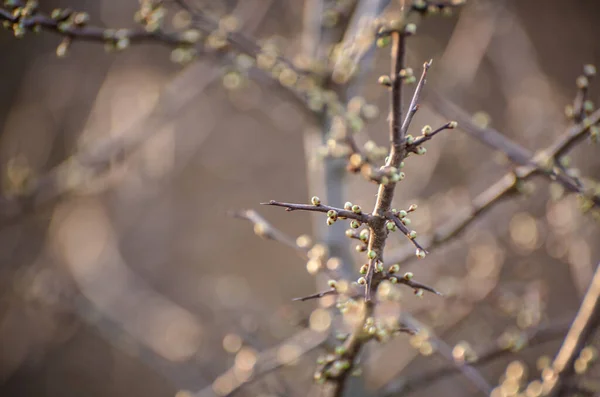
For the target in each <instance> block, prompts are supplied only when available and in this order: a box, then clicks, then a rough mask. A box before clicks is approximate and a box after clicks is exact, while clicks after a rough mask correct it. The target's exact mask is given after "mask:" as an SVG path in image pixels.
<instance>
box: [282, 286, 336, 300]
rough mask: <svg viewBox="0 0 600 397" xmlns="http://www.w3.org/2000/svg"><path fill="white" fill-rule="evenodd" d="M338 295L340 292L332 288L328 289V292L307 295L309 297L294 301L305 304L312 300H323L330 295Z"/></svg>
mask: <svg viewBox="0 0 600 397" xmlns="http://www.w3.org/2000/svg"><path fill="white" fill-rule="evenodd" d="M337 293H338V292H337V290H336V289H335V288H331V289H328V290H327V291H322V292H317V293H316V294H312V295H307V296H303V297H300V298H294V299H292V300H294V301H300V302H304V301H307V300H311V299H319V298H323V297H324V296H328V295H336V294H337Z"/></svg>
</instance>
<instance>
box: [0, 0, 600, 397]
mask: <svg viewBox="0 0 600 397" xmlns="http://www.w3.org/2000/svg"><path fill="white" fill-rule="evenodd" d="M8 3H9V7H12V9H11V10H10V11H8V10H6V9H4V8H0V20H2V21H4V22H5V26H7V27H9V28H10V29H12V30H13V32H14V33H15V35H16V36H18V37H19V36H22V35H23V34H24V33H25V31H28V30H39V29H43V30H48V31H51V32H53V33H56V34H59V35H61V36H63V37H64V40H63V44H64V45H61V46H59V50H60V49H61V47H63V48H62V49H64V50H66V48H67V47H68V45H69V44H70V43H71V41H72V40H73V39H81V40H86V41H95V42H103V43H107V44H112V45H114V46H115V47H116V49H123V48H125V47H127V46H128V45H129V44H130V43H135V42H146V41H154V42H159V43H163V44H167V45H170V46H183V47H190V46H194V45H195V44H196V43H197V42H198V37H197V36H196V35H193V34H190V33H189V32H174V33H167V32H163V31H162V30H161V29H160V25H152V26H150V28H149V25H148V24H147V23H148V21H147V20H146V21H145V23H146V24H147V25H146V28H145V29H120V30H111V29H103V28H97V27H93V26H88V25H87V22H88V18H89V17H88V16H87V14H85V13H75V12H73V11H70V10H59V11H57V12H55V13H53V14H52V15H50V16H48V15H45V14H42V13H40V12H39V11H38V10H37V4H36V3H35V2H27V3H25V4H23V3H22V2H20V1H10V2H8ZM149 3H152V2H149ZM176 3H177V4H179V5H180V6H181V7H182V8H184V9H186V10H187V11H188V12H190V14H191V15H192V18H193V21H194V27H195V28H197V29H199V30H200V31H202V32H205V33H209V34H211V33H214V32H215V31H216V30H218V24H217V23H216V22H215V21H212V20H211V19H210V18H208V17H206V16H205V15H204V14H203V13H202V12H201V11H200V10H196V9H193V8H191V7H190V6H189V5H188V4H187V3H186V2H185V1H184V0H177V1H176ZM423 5H425V9H424V8H422V6H423ZM453 5H455V2H426V1H415V2H413V3H412V4H411V6H410V7H409V8H408V9H409V10H412V11H417V12H420V13H421V12H426V9H427V7H428V6H437V7H439V8H444V7H450V6H453ZM405 14H406V13H405ZM144 18H145V17H144V15H142V19H144ZM385 32H386V33H387V34H389V35H390V36H391V37H392V40H393V44H392V54H391V55H392V62H391V64H392V66H391V75H390V76H388V79H389V86H390V103H391V106H390V107H391V109H390V128H389V130H390V131H389V134H390V148H389V157H388V160H387V161H386V165H385V166H384V167H382V169H380V170H378V171H375V170H373V169H372V167H373V166H374V165H373V164H372V162H371V161H370V159H369V158H368V156H363V155H362V154H361V153H360V150H359V149H358V147H357V145H356V142H355V141H354V138H353V137H352V135H349V136H346V138H345V139H346V143H347V144H348V145H349V146H350V147H351V152H352V153H353V154H358V155H359V157H361V160H360V161H359V164H358V168H359V169H360V168H362V167H363V166H364V165H366V166H367V167H368V171H369V172H367V174H368V177H369V178H370V179H371V180H373V181H375V182H377V183H378V184H379V190H378V195H377V201H376V204H375V207H374V209H373V212H372V213H371V214H365V213H362V212H361V211H360V209H359V210H358V211H356V210H354V208H350V209H347V208H336V207H330V206H327V205H323V204H321V203H320V202H317V201H318V200H314V198H313V203H312V205H305V204H293V203H283V202H277V201H270V202H268V203H264V204H266V205H272V206H279V207H284V208H286V210H287V211H294V210H303V211H313V212H322V213H327V215H328V223H329V222H331V223H332V222H335V221H336V220H337V219H351V220H353V222H360V223H363V224H365V225H367V226H368V229H369V237H368V253H367V256H368V258H369V261H368V264H367V265H366V266H367V269H366V277H365V279H364V284H365V291H364V298H365V301H364V308H363V313H362V319H361V320H360V321H359V322H358V323H357V326H356V329H355V330H354V331H353V332H352V333H351V334H350V336H349V337H348V339H346V341H345V342H344V343H343V345H342V346H340V348H339V349H336V355H335V356H334V359H333V360H331V361H328V362H326V363H324V364H323V366H322V367H321V369H320V372H318V374H320V376H317V380H318V381H325V382H327V383H328V385H329V386H330V388H329V390H330V393H331V395H332V396H339V395H341V393H342V391H343V389H344V386H345V380H346V378H347V377H348V375H349V374H350V372H351V370H352V368H353V366H354V365H355V362H356V357H357V356H358V354H359V353H360V351H361V349H362V347H363V345H364V344H365V343H366V342H367V341H368V340H370V339H371V338H372V337H374V336H373V335H372V334H370V333H369V332H365V330H366V329H371V328H372V327H373V324H372V323H373V321H374V320H373V314H374V306H375V304H374V301H373V294H374V292H375V291H376V289H377V287H378V285H379V284H380V283H381V282H382V281H383V280H392V279H394V280H396V282H397V283H400V284H405V285H407V286H409V287H411V288H413V289H415V290H427V291H430V292H433V293H436V294H439V293H438V292H437V291H435V290H434V289H433V288H431V287H428V286H426V285H424V284H421V283H418V282H416V281H412V280H411V278H412V277H407V276H406V275H405V277H404V278H400V279H398V278H395V277H392V276H391V274H393V272H392V271H389V272H386V271H384V270H383V262H384V248H385V243H386V240H387V238H388V234H389V232H390V231H393V227H396V228H398V229H400V231H401V232H402V233H403V234H404V235H405V236H407V237H408V238H409V239H410V240H411V242H412V243H413V244H414V245H415V246H416V247H417V256H418V257H423V256H425V254H426V252H427V251H426V249H429V248H431V247H434V246H436V245H438V244H441V243H443V242H445V241H448V240H449V239H451V238H452V237H454V236H456V235H458V234H459V233H460V232H461V231H462V230H463V229H464V228H465V227H466V226H467V225H468V224H469V223H470V222H471V221H472V220H473V219H475V217H476V216H477V215H479V214H481V213H482V212H483V211H485V210H487V209H489V208H490V207H491V206H493V205H494V204H495V203H496V202H498V201H500V199H502V198H504V197H507V196H508V195H509V194H510V193H514V192H517V191H518V185H519V182H520V181H522V180H525V179H527V178H529V177H531V176H533V175H543V176H545V177H548V178H550V179H552V180H556V181H557V182H558V183H560V184H561V185H562V186H564V187H565V188H566V189H567V190H569V191H571V192H575V193H578V194H580V195H582V196H583V197H585V198H586V199H588V200H590V201H591V202H592V203H593V205H596V206H598V205H600V197H599V196H598V195H597V194H594V193H590V192H588V191H587V190H586V189H585V187H584V186H583V185H582V184H581V183H580V181H579V180H577V179H576V178H574V177H572V176H570V175H568V172H566V170H565V169H564V168H561V167H560V161H559V160H560V157H561V156H562V155H563V154H564V153H565V152H567V151H568V150H569V149H570V148H571V147H572V146H574V145H575V144H576V143H577V142H578V141H580V140H581V139H582V138H583V137H584V136H585V135H586V133H587V132H588V131H589V129H590V127H591V126H593V125H596V124H597V123H598V122H599V121H600V111H596V112H594V113H592V114H591V115H589V116H587V117H585V111H584V110H585V107H586V101H587V95H588V93H587V85H584V84H581V87H580V88H581V90H580V91H579V92H578V95H577V97H576V99H575V102H574V105H573V112H574V117H573V118H574V120H575V121H576V122H577V123H578V124H577V125H575V126H573V127H571V128H570V129H569V130H567V131H566V133H565V134H563V135H562V136H561V137H560V138H559V139H558V140H557V141H556V142H555V143H554V144H553V145H550V146H549V147H548V148H546V149H544V150H542V151H540V152H538V153H536V154H532V153H530V152H529V151H528V150H526V149H524V148H522V147H521V146H520V145H518V144H516V143H514V142H512V141H510V140H509V139H507V138H506V137H505V136H503V135H502V134H500V133H499V132H497V131H495V130H493V129H491V128H481V127H478V126H476V125H475V124H474V123H473V122H472V121H471V118H470V117H469V116H468V115H467V114H466V113H464V112H462V111H461V110H460V109H458V108H457V107H456V106H454V105H453V104H452V103H449V102H444V101H443V100H442V99H440V98H438V99H436V100H434V103H436V102H437V106H438V107H440V108H442V113H444V112H445V111H446V112H449V115H450V116H452V117H453V118H457V119H458V120H459V121H460V122H461V125H462V126H463V130H465V131H466V132H467V133H469V134H471V135H472V136H474V137H476V138H477V139H479V140H481V141H483V142H484V143H486V144H488V145H489V146H492V147H494V148H496V149H499V150H501V151H502V152H504V153H505V154H506V155H507V156H508V157H509V158H510V159H511V160H512V161H514V162H515V163H517V164H518V165H519V166H518V167H517V168H516V169H515V171H514V172H511V173H508V174H506V175H505V176H504V177H503V178H502V179H500V180H499V181H498V182H496V183H495V184H493V185H492V186H491V187H490V188H489V189H487V190H486V191H485V192H484V193H482V194H480V195H479V196H478V197H477V198H476V199H475V200H474V201H473V203H472V208H469V209H467V210H465V211H464V212H463V213H461V214H459V215H457V216H456V217H455V218H453V219H451V221H450V222H448V223H447V224H445V225H443V226H442V227H441V228H440V229H438V231H437V232H436V233H434V234H433V235H431V236H429V237H427V238H426V239H425V242H424V243H423V244H420V243H418V242H417V241H416V240H415V236H414V235H413V231H411V230H409V229H408V228H407V227H406V225H405V223H404V222H403V221H402V219H401V218H399V217H398V216H396V215H395V214H394V213H393V209H392V208H391V206H392V201H393V198H394V189H395V186H396V183H397V182H398V181H399V180H400V179H401V178H399V177H398V175H399V174H398V170H399V169H400V168H401V165H402V161H403V160H404V159H405V158H406V157H407V155H408V154H410V153H416V154H422V153H424V150H423V148H421V146H420V145H422V144H423V143H425V142H427V141H428V140H430V139H431V138H432V137H433V136H435V135H436V134H437V133H439V132H440V131H442V130H444V129H451V128H455V127H456V122H450V123H447V124H445V125H444V126H442V127H440V128H438V129H436V130H431V129H430V128H424V129H423V135H422V136H421V137H418V138H417V139H413V138H412V137H409V136H408V135H407V132H408V129H409V127H410V125H411V122H412V119H413V116H414V115H415V113H416V112H417V110H418V102H419V99H420V95H421V91H422V89H423V86H424V84H425V81H426V75H427V70H428V69H429V67H430V66H431V61H430V62H427V63H425V64H424V70H423V74H422V76H421V79H420V80H419V82H418V84H417V87H416V89H415V92H414V95H413V97H412V100H411V102H410V105H409V108H408V111H407V112H406V114H404V111H403V108H402V88H403V83H404V81H403V80H404V77H406V76H407V74H408V72H407V68H406V67H405V52H406V38H407V37H408V36H410V35H411V34H413V33H414V25H412V24H405V22H402V26H401V27H400V28H398V27H397V26H396V27H393V28H392V29H390V30H387V31H385ZM221 33H222V35H221V37H220V39H222V40H223V42H225V43H226V45H223V46H221V45H219V46H217V48H215V49H221V48H222V49H224V48H225V47H226V46H227V45H231V46H232V47H235V48H236V50H238V51H241V52H242V53H245V54H247V55H250V56H251V57H253V58H256V57H257V56H259V54H261V52H262V51H263V49H262V48H261V47H260V46H258V45H256V44H255V43H254V41H253V40H250V39H248V38H246V37H245V36H243V35H241V34H238V33H236V32H221ZM273 58H274V60H273V62H274V63H277V62H279V63H280V64H281V65H284V66H285V67H287V68H289V70H292V71H294V72H295V73H297V74H298V76H299V75H304V76H307V75H309V74H310V73H306V72H305V71H301V70H299V69H298V68H296V67H295V66H294V65H293V64H292V63H291V62H288V61H287V60H286V59H285V58H282V57H280V56H278V55H274V56H273ZM384 81H385V79H384ZM386 85H387V84H386ZM332 103H335V100H334V101H332ZM444 109H445V110H444ZM330 110H331V109H330ZM403 117H404V119H403ZM409 138H410V139H409ZM236 216H238V217H242V218H245V219H248V220H250V221H251V222H253V223H254V224H255V231H256V232H257V234H259V235H261V236H263V237H265V238H269V239H273V240H276V241H280V242H282V243H284V244H286V245H288V246H290V247H292V248H294V249H296V250H297V251H298V252H299V253H300V254H301V255H303V256H304V257H306V255H307V254H308V253H307V250H306V249H305V247H300V246H299V245H298V244H297V243H295V242H293V241H292V240H291V239H290V238H289V237H287V236H285V235H284V234H282V233H280V232H278V231H277V230H276V229H274V228H272V227H271V226H270V225H268V223H266V222H265V221H264V219H262V218H261V217H260V216H259V215H258V214H256V213H255V212H253V211H246V212H240V213H236ZM390 225H391V227H390ZM357 227H360V224H358V226H357ZM403 252H404V251H403ZM402 255H404V254H402ZM390 258H394V260H393V261H391V262H402V261H404V260H405V259H407V258H408V257H407V256H406V255H404V256H401V257H400V258H397V257H395V256H393V255H392V256H391V257H389V256H388V260H387V261H386V262H390ZM599 269H600V268H599ZM599 273H600V270H597V272H596V275H595V277H594V281H593V282H592V285H591V286H590V289H589V290H588V293H587V294H586V298H585V299H584V302H583V303H582V306H581V308H580V311H579V313H578V315H577V318H576V320H575V322H574V324H573V327H572V328H571V330H570V331H569V334H568V336H567V339H566V340H565V344H564V345H563V348H562V349H561V351H560V352H559V355H558V356H557V358H556V360H555V363H554V364H555V365H554V367H555V370H556V377H557V379H556V380H557V381H556V383H555V385H554V389H553V392H556V393H559V391H556V390H560V387H562V386H561V385H562V383H561V382H560V380H561V376H564V377H566V376H567V375H568V374H569V372H568V371H569V370H571V367H572V365H571V364H572V361H573V360H574V357H575V355H576V354H577V352H578V351H579V350H580V348H581V345H582V343H585V340H587V337H588V335H589V333H590V332H591V329H593V328H594V327H595V325H596V323H597V322H598V315H597V314H598V310H597V306H598V300H599V298H598V297H599V296H600V293H599V292H598V291H600V290H599V288H600V287H598V285H600V282H596V281H597V280H596V279H597V278H599V277H600V275H599ZM597 287H598V288H597ZM337 293H338V291H337V289H336V288H335V287H332V288H331V289H330V290H327V291H324V292H320V293H317V294H314V295H311V296H308V297H304V298H300V300H306V299H311V298H320V297H323V296H326V295H331V294H337ZM399 329H400V330H403V329H405V328H402V327H401V328H399ZM573 341H574V342H573ZM275 368H277V365H271V366H267V369H266V370H265V371H263V372H260V371H259V372H257V373H255V376H259V375H260V374H261V373H266V372H268V371H271V370H273V369H275ZM462 369H464V368H462ZM462 369H461V370H462ZM226 375H227V374H224V375H223V376H226ZM465 375H466V376H467V377H468V378H470V379H471V380H472V381H473V382H474V383H477V384H479V386H480V388H482V389H485V388H486V384H485V381H484V380H483V379H482V378H481V376H480V375H479V374H478V373H476V372H472V371H471V369H469V370H468V373H465ZM243 383H244V382H242V384H243ZM242 384H239V385H237V386H235V387H234V390H237V389H239V387H241V385H242Z"/></svg>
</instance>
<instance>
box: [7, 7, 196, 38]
mask: <svg viewBox="0 0 600 397" xmlns="http://www.w3.org/2000/svg"><path fill="white" fill-rule="evenodd" d="M16 3H17V4H18V6H16V7H13V9H12V10H11V11H9V10H7V9H5V8H0V21H2V22H5V23H7V24H12V27H11V28H12V29H13V31H14V34H15V36H17V37H22V36H23V35H24V34H25V31H27V30H37V29H43V30H46V31H48V32H51V33H55V34H57V35H60V36H63V37H65V38H67V39H77V40H82V41H89V42H97V43H110V44H114V43H117V44H118V43H121V44H122V45H123V46H124V47H126V46H127V45H128V44H130V43H144V42H157V43H161V44H166V45H168V46H178V45H193V44H195V43H196V41H194V40H191V36H189V35H185V34H184V33H181V32H172V33H170V32H164V31H162V30H161V29H159V28H156V29H155V30H148V29H108V28H101V27H96V26H88V25H87V21H88V19H89V16H88V15H87V14H86V13H83V12H73V11H71V10H69V9H64V10H58V11H56V12H53V14H52V15H51V16H50V15H46V14H43V13H41V12H38V10H37V8H36V7H29V6H23V5H22V2H16ZM118 45H119V44H118Z"/></svg>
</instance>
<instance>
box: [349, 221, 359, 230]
mask: <svg viewBox="0 0 600 397" xmlns="http://www.w3.org/2000/svg"><path fill="white" fill-rule="evenodd" d="M350 227H351V228H352V229H358V228H359V227H360V222H359V221H357V220H356V219H354V220H353V221H352V222H350Z"/></svg>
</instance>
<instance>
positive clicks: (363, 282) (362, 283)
mask: <svg viewBox="0 0 600 397" xmlns="http://www.w3.org/2000/svg"><path fill="white" fill-rule="evenodd" d="M356 282H358V284H360V285H365V284H366V283H367V279H366V278H364V277H360V278H359V279H358V280H356Z"/></svg>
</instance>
